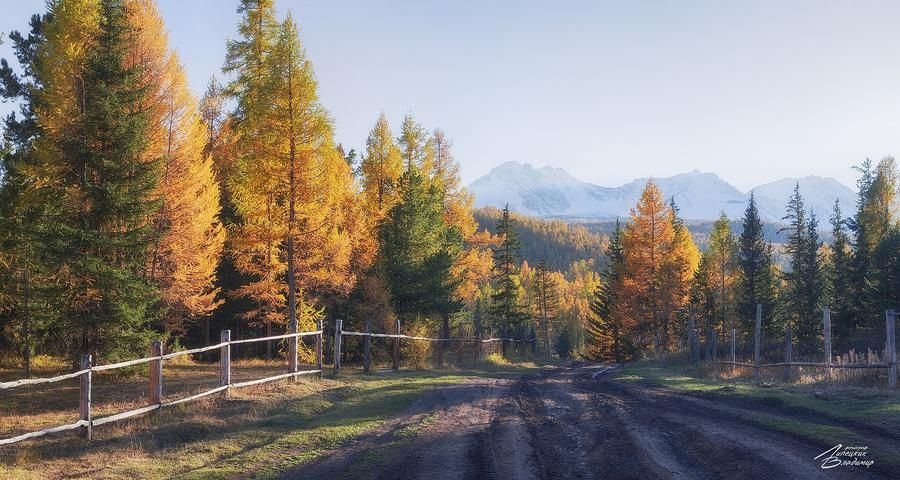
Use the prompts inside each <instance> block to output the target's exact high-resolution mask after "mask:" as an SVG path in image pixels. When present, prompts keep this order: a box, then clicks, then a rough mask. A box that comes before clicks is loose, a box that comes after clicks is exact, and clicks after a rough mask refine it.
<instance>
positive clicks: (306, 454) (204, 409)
mask: <svg viewBox="0 0 900 480" xmlns="http://www.w3.org/2000/svg"><path fill="white" fill-rule="evenodd" d="M207 367H209V366H202V365H194V366H176V367H173V368H171V369H167V371H166V372H165V379H166V382H167V383H166V385H170V384H171V385H172V387H171V388H174V389H181V390H184V391H185V392H189V391H192V389H193V388H195V387H197V386H199V385H201V384H204V383H205V382H207V381H208V380H209V379H208V378H207V377H208V376H209V375H208V374H210V373H214V372H209V371H206V370H208V368H207ZM280 368H283V366H281V365H280V364H279V365H271V364H270V365H265V364H253V365H243V366H242V365H241V364H240V363H238V364H237V365H236V368H235V370H236V371H238V372H240V371H241V370H244V371H245V372H244V373H243V375H247V376H264V373H265V372H266V371H268V370H270V369H280ZM487 368H489V369H490V371H487V370H486V369H481V367H479V370H447V371H404V370H401V371H400V372H388V373H379V374H375V375H363V374H362V373H361V372H360V371H358V370H347V371H345V372H344V373H342V375H341V376H340V377H337V378H332V377H330V376H327V375H326V377H325V378H323V379H322V380H316V379H303V380H301V381H298V382H296V383H282V382H278V383H273V384H267V385H260V386H255V387H248V388H244V389H235V390H234V391H233V392H232V393H231V395H230V396H229V397H228V398H223V397H215V398H213V397H211V398H209V399H205V400H202V401H199V402H193V403H190V404H187V405H183V406H179V407H175V408H172V409H167V410H164V411H162V412H160V413H159V414H152V415H150V416H148V417H145V418H142V419H138V420H134V421H125V422H118V423H114V424H108V425H103V426H100V427H97V428H95V429H94V440H93V441H92V442H89V443H88V442H84V441H81V440H78V439H76V438H74V435H73V434H72V433H70V432H67V433H60V434H53V435H51V436H48V437H44V438H40V439H35V440H29V441H26V442H22V443H19V444H16V445H14V446H5V447H0V477H2V478H24V479H32V478H33V479H44V478H57V477H62V476H76V477H89V478H110V479H112V478H180V479H201V478H202V479H207V478H213V479H215V478H235V477H241V478H244V477H254V478H274V477H276V476H277V475H278V474H279V473H281V472H283V471H284V470H286V469H288V468H290V467H293V466H296V465H297V464H300V463H303V462H308V461H311V460H313V459H315V458H317V457H319V456H321V455H322V454H323V453H325V452H327V451H328V450H329V449H331V448H334V447H336V446H337V445H340V444H341V443H343V442H345V441H347V440H349V439H352V438H354V437H356V436H358V435H360V434H362V433H364V432H366V431H368V430H371V429H373V428H376V427H378V426H379V425H381V424H382V423H383V422H384V421H386V420H387V419H389V418H391V417H393V416H395V415H397V414H398V413H400V412H401V411H403V410H404V409H405V408H407V407H408V406H409V405H410V404H411V403H412V402H413V401H414V400H415V399H416V398H417V397H419V396H420V395H422V394H424V393H426V392H428V391H430V390H433V389H436V388H440V387H444V386H448V385H453V384H457V383H460V382H463V381H465V380H466V379H468V378H472V377H477V376H492V377H503V376H509V375H515V374H519V373H523V372H528V371H533V370H536V369H538V368H539V367H537V366H534V365H531V364H527V365H520V364H509V365H503V366H497V365H495V364H493V363H491V364H487ZM170 370H171V371H170ZM213 378H214V377H213ZM109 380H110V381H109V383H108V384H107V385H104V386H100V387H98V389H97V392H99V393H102V394H105V395H108V396H110V395H111V396H112V397H113V398H116V397H115V395H116V392H118V394H119V395H121V396H122V397H123V398H125V397H128V398H129V399H126V400H123V399H116V400H114V401H113V402H112V404H108V405H105V406H104V408H107V409H108V410H109V413H114V410H115V409H118V411H121V410H124V409H127V406H128V405H131V404H133V403H135V402H139V401H140V399H141V398H142V397H141V395H142V394H143V390H145V389H146V380H145V379H143V378H135V379H121V378H120V379H109ZM113 380H117V381H115V382H114V381H113ZM45 387H46V386H45ZM35 388H37V387H35ZM60 388H61V390H51V391H50V393H48V394H46V395H44V396H38V397H35V396H29V395H20V396H14V397H12V398H7V399H0V409H2V411H0V418H2V419H3V421H2V422H0V424H2V426H0V437H6V436H11V435H9V433H10V432H8V431H7V430H10V429H11V430H16V431H22V430H24V431H27V430H29V429H32V430H34V429H38V428H44V427H46V426H50V425H54V424H56V423H64V422H68V421H72V419H71V416H73V415H75V410H74V409H75V406H77V403H74V404H72V403H71V402H69V401H68V400H66V402H63V403H60V402H59V401H58V399H59V398H60V394H64V393H73V392H69V391H68V389H74V390H77V389H76V388H75V387H74V386H66V387H60ZM167 388H169V387H167ZM134 389H138V390H141V395H137V396H136V398H137V400H132V399H130V397H134V396H135V394H134V393H129V391H131V390H134ZM167 392H169V390H167ZM63 397H65V395H63ZM114 407H115V408H114ZM428 421H430V417H427V416H426V417H425V418H423V419H422V420H420V421H419V422H417V423H415V424H413V425H410V426H408V427H406V428H405V429H404V430H403V431H401V432H400V438H406V437H403V435H404V434H405V435H407V436H408V437H412V436H414V435H415V434H416V433H417V432H418V431H419V430H420V429H421V428H424V427H425V426H427V424H428ZM10 425H15V428H12V427H10ZM12 434H15V433H12Z"/></svg>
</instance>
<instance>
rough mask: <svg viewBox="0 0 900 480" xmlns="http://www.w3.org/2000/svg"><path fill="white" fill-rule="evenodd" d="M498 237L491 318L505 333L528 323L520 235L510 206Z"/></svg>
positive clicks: (502, 216)
mask: <svg viewBox="0 0 900 480" xmlns="http://www.w3.org/2000/svg"><path fill="white" fill-rule="evenodd" d="M496 234H497V236H498V237H500V244H499V245H498V246H497V247H496V248H494V285H495V287H494V294H493V295H492V296H491V303H492V305H491V311H490V313H491V316H492V317H493V318H494V324H495V325H497V326H498V327H500V331H501V334H503V335H504V336H505V335H509V334H510V333H512V332H510V330H512V329H519V328H520V327H521V326H522V325H524V323H525V322H526V321H527V320H528V312H527V310H526V309H525V306H524V305H523V298H522V297H523V295H524V291H523V289H522V285H521V279H520V278H519V258H520V256H519V249H520V248H521V247H522V244H521V243H520V241H519V233H518V231H517V230H516V221H515V220H514V219H512V218H511V217H510V214H509V205H506V206H505V207H504V208H503V210H502V211H501V212H500V218H499V219H498V220H497V226H496Z"/></svg>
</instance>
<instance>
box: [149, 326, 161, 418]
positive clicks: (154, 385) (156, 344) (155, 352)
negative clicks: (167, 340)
mask: <svg viewBox="0 0 900 480" xmlns="http://www.w3.org/2000/svg"><path fill="white" fill-rule="evenodd" d="M162 354H163V348H162V342H161V341H159V340H154V341H153V342H151V343H150V356H151V357H161V356H162ZM160 403H162V359H161V358H160V359H159V360H151V361H150V405H159V404H160Z"/></svg>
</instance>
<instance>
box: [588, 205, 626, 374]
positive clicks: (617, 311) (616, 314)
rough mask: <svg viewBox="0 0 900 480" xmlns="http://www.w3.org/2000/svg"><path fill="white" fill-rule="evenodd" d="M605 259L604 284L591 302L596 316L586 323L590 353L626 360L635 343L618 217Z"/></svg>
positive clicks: (620, 360)
mask: <svg viewBox="0 0 900 480" xmlns="http://www.w3.org/2000/svg"><path fill="white" fill-rule="evenodd" d="M606 258H607V259H608V260H607V263H606V267H605V268H604V269H603V272H602V273H601V275H600V277H601V282H602V283H601V284H600V286H598V287H597V288H596V290H595V291H594V298H593V299H592V301H591V304H590V307H591V312H592V313H593V315H592V316H591V317H590V319H589V321H588V326H587V333H588V349H587V354H588V356H589V357H590V358H593V359H595V360H601V359H602V360H614V361H616V362H624V361H627V360H630V359H631V358H632V356H633V355H634V353H635V346H634V345H633V344H632V342H631V333H632V332H631V328H630V327H631V325H629V323H628V317H627V315H626V314H625V311H626V308H625V305H624V304H623V300H624V299H623V298H622V296H621V294H622V292H623V284H624V280H625V276H626V275H625V268H626V267H625V251H624V247H623V245H622V229H621V226H620V224H619V221H618V220H616V229H615V230H614V231H613V233H612V235H611V236H610V238H609V245H608V246H607V248H606Z"/></svg>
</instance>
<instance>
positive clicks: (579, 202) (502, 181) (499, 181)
mask: <svg viewBox="0 0 900 480" xmlns="http://www.w3.org/2000/svg"><path fill="white" fill-rule="evenodd" d="M647 180H648V179H647V178H639V179H636V180H633V181H631V182H629V183H626V184H625V185H622V186H620V187H601V186H599V185H595V184H592V183H589V182H585V181H582V180H579V179H577V178H575V177H573V176H572V175H569V174H568V173H567V172H566V171H565V170H563V169H561V168H554V167H549V166H547V167H540V168H535V167H533V166H531V165H528V164H523V163H518V162H506V163H504V164H501V165H499V166H497V167H495V168H494V169H493V170H491V172H490V173H488V174H487V175H485V176H483V177H481V178H479V179H477V180H475V181H474V182H472V183H471V185H470V186H469V189H470V190H471V191H472V192H473V193H474V194H475V205H476V206H478V207H483V206H495V207H503V205H505V204H506V203H507V202H508V203H509V206H510V209H512V210H515V211H517V212H520V213H524V214H527V215H534V216H538V217H545V218H560V219H568V220H582V221H584V220H609V219H613V218H616V217H625V216H627V215H628V214H629V211H630V209H631V208H632V207H634V205H635V204H636V203H637V201H638V198H639V197H640V195H641V191H642V190H643V189H644V185H645V184H646V183H647ZM653 180H654V181H655V182H656V183H657V185H659V187H660V188H661V189H662V191H663V194H664V195H665V196H666V197H667V198H668V197H672V196H674V197H675V202H676V203H677V204H678V207H679V208H680V209H681V216H682V217H683V218H685V219H687V220H713V219H715V218H717V217H718V216H719V215H720V214H721V213H722V212H723V211H724V212H725V214H726V215H728V217H729V218H731V219H733V220H737V219H739V218H740V217H741V216H742V215H743V214H744V209H745V208H746V206H747V201H748V199H749V197H750V192H742V191H740V190H738V189H737V188H735V187H734V186H732V185H731V184H729V183H728V182H726V181H724V180H722V179H721V178H719V177H718V176H717V175H716V174H715V173H711V172H700V171H698V170H694V171H691V172H688V173H682V174H679V175H675V176H672V177H666V178H654V179H653ZM797 183H799V184H800V193H801V194H802V195H803V198H804V200H805V202H806V206H807V209H809V208H810V207H811V208H812V210H813V211H814V212H815V213H816V215H817V216H818V217H819V220H820V224H825V223H827V219H828V217H830V216H831V213H832V209H833V207H834V201H835V199H838V200H840V202H841V209H842V211H843V212H844V214H845V215H846V214H848V213H849V212H851V211H852V210H853V208H855V202H856V193H854V191H853V190H851V189H850V188H849V187H847V186H846V185H844V184H842V183H840V182H838V181H837V180H835V179H833V178H823V177H817V176H807V177H802V178H784V179H781V180H777V181H774V182H771V183H767V184H764V185H759V186H757V187H754V188H753V189H752V190H753V192H754V195H755V197H756V200H757V202H758V206H759V210H760V214H761V216H762V217H763V219H764V220H766V221H770V222H778V221H780V220H781V218H782V217H783V216H784V212H785V206H786V205H787V201H788V198H789V197H790V195H791V193H792V192H793V189H794V185H795V184H797Z"/></svg>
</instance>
